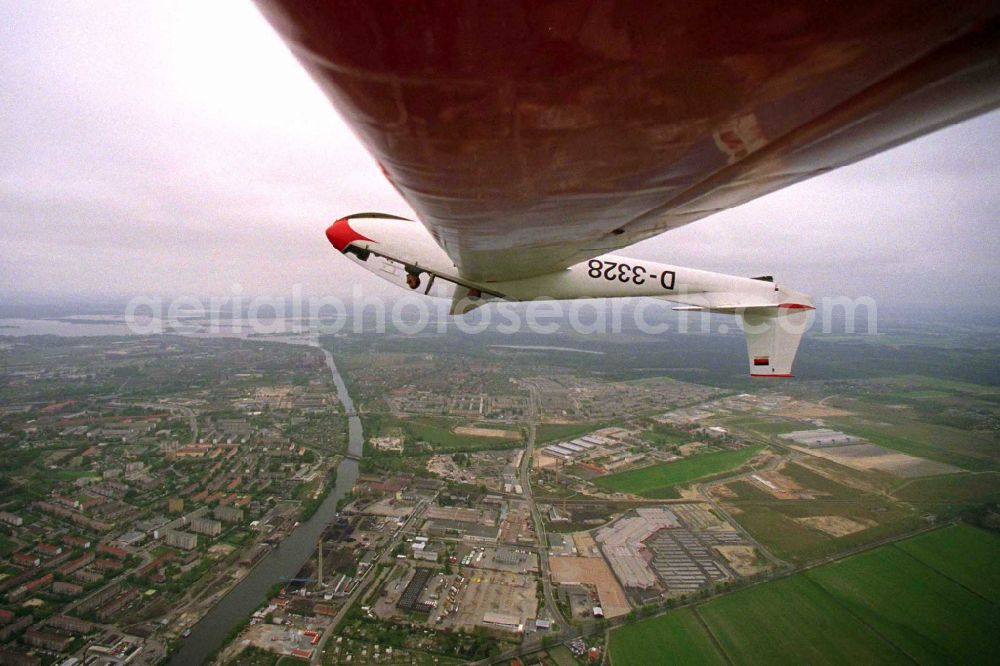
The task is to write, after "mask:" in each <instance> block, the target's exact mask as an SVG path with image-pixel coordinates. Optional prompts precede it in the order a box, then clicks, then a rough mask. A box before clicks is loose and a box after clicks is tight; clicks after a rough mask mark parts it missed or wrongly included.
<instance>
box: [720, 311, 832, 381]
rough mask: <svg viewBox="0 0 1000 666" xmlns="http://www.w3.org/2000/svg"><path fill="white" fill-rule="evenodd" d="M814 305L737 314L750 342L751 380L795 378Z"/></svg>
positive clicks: (748, 343)
mask: <svg viewBox="0 0 1000 666" xmlns="http://www.w3.org/2000/svg"><path fill="white" fill-rule="evenodd" d="M812 309H813V308H812V306H808V305H797V304H782V305H778V306H772V307H766V308H746V309H745V310H744V311H743V312H740V313H737V316H738V317H739V319H740V324H741V325H742V326H743V332H744V334H745V335H746V339H747V356H748V357H749V360H750V376H751V377H791V376H792V362H793V361H794V360H795V352H797V351H798V349H799V342H801V341H802V334H803V333H805V331H806V329H807V328H808V327H809V324H810V315H809V311H810V310H812Z"/></svg>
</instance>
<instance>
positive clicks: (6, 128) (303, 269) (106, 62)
mask: <svg viewBox="0 0 1000 666" xmlns="http://www.w3.org/2000/svg"><path fill="white" fill-rule="evenodd" d="M0 103H2V106H0V230H2V236H0V298H24V297H25V296H26V295H45V296H73V297H80V296H90V295H133V294H162V295H178V294H193V295H198V296H209V295H213V294H226V293H229V291H230V290H231V288H232V285H233V284H240V285H242V287H243V291H244V292H245V293H247V294H267V295H283V294H287V293H290V292H291V290H292V288H293V285H297V284H298V285H301V286H302V288H303V289H304V291H305V293H307V294H310V293H313V294H318V293H328V292H331V291H332V292H334V293H336V292H339V291H342V289H343V287H344V286H345V285H350V284H353V283H355V282H361V283H362V284H365V285H369V284H370V285H372V286H374V283H375V282H377V280H376V279H375V278H372V277H369V276H368V275H367V274H366V273H364V271H362V270H360V269H358V268H356V267H354V266H353V265H351V264H350V263H349V262H347V261H346V260H344V259H342V258H340V257H339V256H337V254H336V253H335V252H334V251H333V249H332V248H331V247H330V246H329V245H328V244H327V242H326V239H325V237H324V235H323V231H324V229H325V228H326V226H327V225H328V224H329V223H330V222H332V221H333V220H334V219H336V218H337V217H340V216H342V215H343V214H346V213H352V212H358V211H366V210H378V211H384V212H389V213H395V214H402V215H409V214H410V212H409V210H408V208H407V206H406V204H405V203H404V202H403V201H402V200H401V199H400V198H399V196H398V195H397V194H396V192H395V190H393V189H392V187H391V186H389V185H388V183H387V182H386V181H385V179H384V178H383V177H382V176H381V174H380V173H379V171H378V169H377V167H376V166H375V163H374V161H373V160H372V159H371V158H370V157H369V156H368V154H367V153H366V152H365V151H364V149H363V148H362V147H361V146H360V145H359V143H358V142H357V140H356V139H355V138H354V137H353V135H352V134H351V131H350V130H349V129H348V128H347V126H346V125H345V124H344V123H343V122H342V121H341V120H340V118H339V117H338V116H337V114H336V113H335V112H334V111H333V109H332V107H330V105H329V104H328V103H327V101H326V99H325V98H324V97H323V96H322V94H321V93H320V92H319V90H318V89H317V88H316V86H315V85H314V84H313V83H312V81H311V80H310V79H309V78H308V77H307V76H306V75H305V73H304V72H303V71H302V69H301V68H300V67H299V65H298V63H297V62H296V61H295V60H294V59H293V58H292V56H291V55H290V54H289V52H288V51H287V49H286V48H285V46H284V44H283V43H282V42H281V41H280V40H279V39H278V37H277V36H276V35H275V34H274V33H273V32H272V31H271V29H270V27H269V26H268V25H267V24H266V23H265V21H264V20H263V18H262V17H261V16H260V15H259V14H258V12H257V10H256V8H255V7H254V6H253V5H251V4H249V3H244V2H235V1H230V0H220V1H218V2H216V1H212V2H204V1H202V2H180V1H171V2H164V3H157V2H148V1H143V2H134V3H131V2H97V1H96V0H92V1H87V2H79V3H75V2H58V3H53V2H41V1H39V2H28V1H25V0H12V1H7V0H0ZM998 144H1000V113H996V112H995V113H993V114H990V115H988V116H984V117H980V118H978V119H976V120H973V121H970V122H967V123H964V124H962V125H959V126H956V127H953V128H950V129H947V130H944V131H942V132H939V133H937V134H934V135H931V136H929V137H925V138H924V139H921V140H919V141H916V142H913V143H911V144H908V145H906V146H903V147H902V148H898V149H896V150H893V151H890V152H888V153H884V154H882V155H880V156H878V157H875V158H872V159H869V160H867V161H864V162H861V163H859V164H856V165H853V166H851V167H848V168H845V169H841V170H839V171H837V172H834V173H832V174H828V175H825V176H822V177H820V178H816V179H813V180H811V181H807V182H805V183H801V184H799V185H796V186H793V187H790V188H787V189H786V190H784V191H782V192H779V193H776V194H772V195H769V196H767V197H763V198H762V199H759V200H757V201H755V202H752V203H750V204H747V205H744V206H742V207H740V208H738V209H734V210H731V211H728V212H726V213H723V214H719V215H716V216H714V217H712V218H709V219H706V220H703V221H700V222H696V223H694V224H691V225H688V226H687V227H684V228H682V229H680V230H677V231H673V232H670V233H668V234H665V235H663V236H660V237H658V238H655V239H651V240H648V241H645V242H643V243H641V244H639V245H636V246H634V247H633V248H630V249H629V250H626V251H623V252H622V254H633V255H635V256H638V257H641V258H646V259H655V260H660V261H664V262H667V263H673V264H679V265H686V266H693V267H697V268H704V269H709V270H716V271H721V272H727V273H734V274H739V275H759V274H762V273H769V274H774V275H775V276H776V277H777V278H778V280H779V281H781V282H783V283H785V284H788V285H789V286H791V287H793V288H796V289H800V290H802V291H806V292H809V293H812V294H814V295H815V296H817V297H823V296H830V295H848V296H861V295H870V296H873V297H875V298H876V299H877V300H878V301H879V303H880V305H881V304H883V303H887V302H896V303H907V304H909V303H929V302H934V301H938V300H941V301H944V302H947V303H949V304H962V305H971V304H986V305H988V306H989V307H990V308H996V307H998V306H1000V288H998V286H997V277H996V275H995V272H996V270H995V269H996V268H997V267H998V263H1000V262H998V250H997V246H998V243H997V233H996V231H997V227H998V225H997V222H998V217H1000V151H998V150H997V145H998Z"/></svg>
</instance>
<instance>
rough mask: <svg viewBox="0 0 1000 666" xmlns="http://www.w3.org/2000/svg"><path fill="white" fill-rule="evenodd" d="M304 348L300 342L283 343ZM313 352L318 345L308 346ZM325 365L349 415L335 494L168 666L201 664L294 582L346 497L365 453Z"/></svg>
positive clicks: (195, 631)
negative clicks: (276, 589) (275, 589)
mask: <svg viewBox="0 0 1000 666" xmlns="http://www.w3.org/2000/svg"><path fill="white" fill-rule="evenodd" d="M287 342H291V343H292V344H303V341H302V340H301V339H299V340H294V341H293V340H287ZM312 346H316V345H312ZM322 351H323V354H324V356H325V357H326V365H327V367H328V368H330V373H331V374H332V375H333V381H334V384H336V386H337V397H338V398H339V399H340V403H341V404H342V405H343V406H344V410H345V411H346V413H347V414H348V417H347V427H348V445H347V451H348V455H349V456H350V457H345V458H344V459H343V460H342V461H341V463H340V465H339V466H338V467H337V479H336V482H335V483H334V486H333V489H332V490H331V491H330V494H329V495H327V497H326V499H325V500H324V501H323V503H322V504H320V507H319V509H317V510H316V513H314V514H313V516H312V517H311V518H310V519H309V520H307V521H305V522H303V523H302V524H301V525H299V526H298V527H297V528H295V529H294V530H293V531H292V533H291V534H289V535H288V536H287V537H286V538H285V539H284V540H283V541H282V542H281V544H280V545H279V546H278V547H277V548H275V549H273V550H271V551H270V552H269V553H268V554H267V555H265V556H264V558H263V559H261V561H260V562H258V563H257V566H255V567H254V568H253V570H252V571H251V572H250V574H249V575H248V576H247V577H246V578H244V579H243V580H241V581H240V582H239V583H237V584H236V587H234V588H233V589H232V590H230V591H229V592H228V593H227V594H226V596H224V597H222V599H220V600H219V601H218V603H216V604H215V606H213V607H212V609H211V610H209V611H208V613H207V614H206V615H205V616H204V617H203V618H202V619H201V620H199V621H198V623H197V624H195V625H194V626H193V627H192V628H191V635H190V636H188V637H187V638H185V639H184V643H183V645H182V646H181V648H180V650H178V651H177V652H176V653H175V654H174V656H173V658H172V659H171V661H170V664H171V666H189V665H193V664H201V663H203V662H204V661H205V660H207V659H208V658H209V657H211V656H212V655H213V654H214V653H215V652H216V650H218V649H219V648H221V647H222V644H223V641H224V640H225V638H226V636H227V634H228V633H229V631H230V630H231V629H232V628H233V627H235V626H236V625H237V624H239V623H240V622H243V621H244V620H246V619H247V618H248V617H250V615H251V614H252V613H253V612H254V611H255V610H257V608H258V607H259V606H260V605H261V603H262V602H263V601H264V597H265V595H266V594H267V591H268V590H269V589H270V588H271V586H272V585H274V584H275V583H277V582H280V581H284V580H288V579H290V578H294V577H295V575H296V574H297V573H298V572H299V570H300V569H302V566H303V565H304V564H305V563H306V562H307V561H308V560H309V558H310V557H311V556H312V554H313V553H314V552H315V550H316V544H317V543H318V542H319V539H320V536H322V534H323V531H324V530H325V529H326V527H327V526H328V525H329V524H330V523H331V522H332V521H333V519H334V518H335V517H336V515H337V501H338V500H339V499H340V498H342V497H343V496H344V495H346V494H347V493H348V492H349V491H350V490H351V488H353V487H354V482H355V481H356V480H357V478H358V461H357V459H359V458H361V455H362V450H363V448H364V441H365V440H364V434H363V432H362V429H361V419H360V418H358V417H357V415H356V413H355V411H354V402H353V401H352V400H351V396H350V394H349V393H348V392H347V385H346V384H344V379H343V377H341V376H340V372H339V371H338V370H337V365H336V363H334V361H333V355H332V354H331V353H330V352H328V351H327V350H325V349H323V350H322Z"/></svg>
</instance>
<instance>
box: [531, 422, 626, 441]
mask: <svg viewBox="0 0 1000 666" xmlns="http://www.w3.org/2000/svg"><path fill="white" fill-rule="evenodd" d="M607 426H608V424H607V423H545V424H542V425H539V426H536V427H535V442H536V443H537V444H545V443H547V442H552V441H555V440H557V439H558V440H565V439H575V438H577V437H580V436H582V435H586V434H587V433H591V432H594V431H595V430H600V429H601V428H606V427H607Z"/></svg>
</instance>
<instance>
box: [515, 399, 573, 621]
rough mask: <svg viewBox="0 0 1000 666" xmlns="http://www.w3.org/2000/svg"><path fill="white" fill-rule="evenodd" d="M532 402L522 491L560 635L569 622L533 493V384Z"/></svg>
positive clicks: (535, 410)
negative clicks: (557, 594) (561, 606)
mask: <svg viewBox="0 0 1000 666" xmlns="http://www.w3.org/2000/svg"><path fill="white" fill-rule="evenodd" d="M528 391H529V392H530V395H531V397H530V400H529V402H528V442H527V446H526V447H525V450H524V455H523V456H522V457H521V469H520V470H519V476H520V478H521V489H522V490H523V491H524V499H525V501H526V502H527V503H528V507H529V508H530V510H531V518H532V520H533V521H534V523H535V534H536V535H537V537H538V564H539V568H540V572H541V576H542V590H543V592H544V594H545V607H546V609H548V612H549V615H551V616H552V618H553V620H555V621H556V622H557V623H558V624H559V631H560V633H561V632H562V631H563V630H564V629H566V628H568V627H569V622H568V621H567V620H566V619H565V618H564V617H563V616H562V613H560V612H559V606H557V605H556V600H555V596H554V595H553V593H552V580H551V577H550V573H549V540H548V536H547V535H546V533H545V521H544V520H543V519H542V515H541V513H540V512H539V511H538V506H537V505H536V504H535V498H534V495H532V492H531V459H532V455H533V453H534V450H535V433H536V427H537V425H538V389H537V388H536V387H535V386H534V385H533V384H528Z"/></svg>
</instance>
